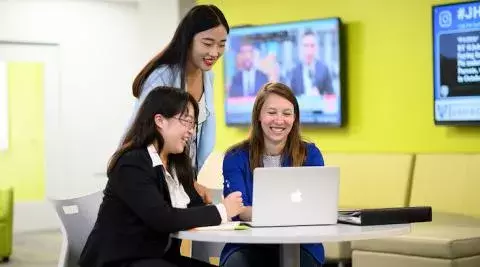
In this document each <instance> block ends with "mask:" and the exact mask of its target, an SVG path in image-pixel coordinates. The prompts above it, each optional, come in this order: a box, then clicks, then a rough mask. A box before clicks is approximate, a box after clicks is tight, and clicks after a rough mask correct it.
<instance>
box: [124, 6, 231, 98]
mask: <svg viewBox="0 0 480 267" xmlns="http://www.w3.org/2000/svg"><path fill="white" fill-rule="evenodd" d="M219 25H223V27H225V29H226V30H227V33H228V32H230V27H229V26H228V23H227V20H226V19H225V16H224V15H223V13H222V11H220V9H219V8H218V7H216V6H214V5H197V6H195V7H193V8H192V9H190V11H189V12H188V13H187V14H186V15H185V17H183V19H182V21H180V24H179V25H178V27H177V30H176V31H175V34H174V35H173V38H172V40H171V41H170V43H169V44H168V45H167V47H166V48H165V49H164V50H163V51H161V52H160V53H159V54H158V55H156V56H155V57H154V58H153V59H151V60H150V62H148V63H147V65H145V67H143V69H142V70H141V71H140V73H139V74H138V75H137V77H136V78H135V80H134V82H133V86H132V93H133V96H135V97H137V98H138V97H139V96H140V94H141V93H142V86H143V84H144V82H145V80H146V79H147V78H148V76H149V75H150V74H151V73H152V71H154V70H155V69H156V68H158V67H159V66H161V65H167V66H169V67H170V68H171V69H172V70H174V71H177V72H180V77H181V84H180V88H185V78H186V73H185V69H186V65H187V60H188V54H189V51H190V49H191V47H192V43H193V37H194V36H195V35H196V34H197V33H199V32H203V31H206V30H209V29H212V28H215V27H217V26H219ZM175 67H177V68H175Z"/></svg>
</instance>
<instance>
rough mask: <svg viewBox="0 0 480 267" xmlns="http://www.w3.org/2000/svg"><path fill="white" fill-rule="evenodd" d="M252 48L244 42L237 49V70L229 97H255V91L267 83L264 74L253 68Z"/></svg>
mask: <svg viewBox="0 0 480 267" xmlns="http://www.w3.org/2000/svg"><path fill="white" fill-rule="evenodd" d="M254 49H255V48H254V46H253V44H252V43H251V42H249V41H244V42H243V43H242V44H241V45H240V49H239V53H238V56H239V60H240V62H239V68H240V70H239V71H237V73H235V75H234V76H233V79H232V84H231V86H230V93H229V96H230V97H242V96H255V95H256V94H257V91H258V90H259V89H260V88H261V87H262V86H263V85H264V84H265V83H267V82H268V77H267V75H266V74H265V73H263V72H262V71H260V70H258V69H257V67H256V66H255V60H254V59H255V57H254Z"/></svg>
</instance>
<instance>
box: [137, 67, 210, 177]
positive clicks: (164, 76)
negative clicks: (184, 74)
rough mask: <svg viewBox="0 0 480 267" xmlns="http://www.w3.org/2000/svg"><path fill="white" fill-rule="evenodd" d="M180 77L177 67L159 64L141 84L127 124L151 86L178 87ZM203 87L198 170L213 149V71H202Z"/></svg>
mask: <svg viewBox="0 0 480 267" xmlns="http://www.w3.org/2000/svg"><path fill="white" fill-rule="evenodd" d="M180 85H181V78H180V72H179V71H177V69H172V68H170V67H168V66H166V65H164V66H160V67H158V68H157V69H155V70H154V71H153V72H152V73H151V74H150V75H148V77H147V79H146V80H145V83H144V84H143V86H142V92H141V94H140V97H139V98H138V99H137V100H136V101H135V106H134V109H133V115H132V117H131V119H130V122H129V124H128V125H129V126H130V125H131V123H132V122H133V120H134V118H135V116H136V114H137V112H138V109H139V108H140V106H141V104H142V103H143V101H144V100H145V98H146V97H147V95H148V93H150V92H151V91H152V90H153V88H155V87H157V86H172V87H178V88H180ZM203 87H204V93H205V102H206V108H207V110H208V112H207V114H210V115H209V116H207V119H206V121H205V122H204V123H203V125H202V129H201V132H200V133H199V135H200V138H199V140H200V142H199V144H198V150H197V157H198V168H197V169H198V170H200V169H201V168H202V166H203V164H204V163H205V160H206V159H207V157H208V156H209V155H210V153H211V152H212V151H213V147H214V146H215V109H214V103H213V72H212V71H206V72H204V73H203ZM185 89H186V88H185Z"/></svg>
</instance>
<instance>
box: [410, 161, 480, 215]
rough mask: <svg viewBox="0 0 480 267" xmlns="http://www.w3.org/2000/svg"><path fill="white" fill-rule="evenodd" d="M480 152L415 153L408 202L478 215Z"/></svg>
mask: <svg viewBox="0 0 480 267" xmlns="http://www.w3.org/2000/svg"><path fill="white" fill-rule="evenodd" d="M479 178H480V154H479V153H477V154H460V153H459V154H419V155H417V156H416V159H415V170H414V172H413V182H412V192H411V198H410V205H411V206H418V205H427V206H432V208H433V210H434V211H441V212H456V213H461V214H467V215H471V216H475V217H479V218H480V209H479V208H478V203H480V194H479V188H480V179H479Z"/></svg>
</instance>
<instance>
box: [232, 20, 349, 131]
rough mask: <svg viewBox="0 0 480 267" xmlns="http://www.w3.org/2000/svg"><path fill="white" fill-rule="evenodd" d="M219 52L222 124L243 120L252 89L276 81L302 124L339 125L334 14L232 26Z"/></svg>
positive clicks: (246, 119)
mask: <svg viewBox="0 0 480 267" xmlns="http://www.w3.org/2000/svg"><path fill="white" fill-rule="evenodd" d="M224 58H225V60H224V68H225V69H224V82H225V96H226V97H225V118H226V123H227V125H246V124H249V123H250V120H251V111H252V107H253V103H254V101H255V96H256V94H257V92H258V90H259V89H260V88H261V87H262V86H263V85H264V84H265V83H267V82H269V81H276V82H282V83H285V84H287V85H288V86H290V88H292V90H293V92H294V93H295V96H296V97H297V100H298V102H299V106H300V114H301V117H300V122H301V123H302V124H311V125H329V126H341V124H342V90H341V68H340V65H341V64H340V62H341V51H340V20H339V19H338V18H330V19H318V20H310V21H298V22H289V23H281V24H271V25H261V26H243V27H234V28H232V29H231V31H230V35H229V41H228V42H227V47H226V51H225V55H224Z"/></svg>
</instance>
